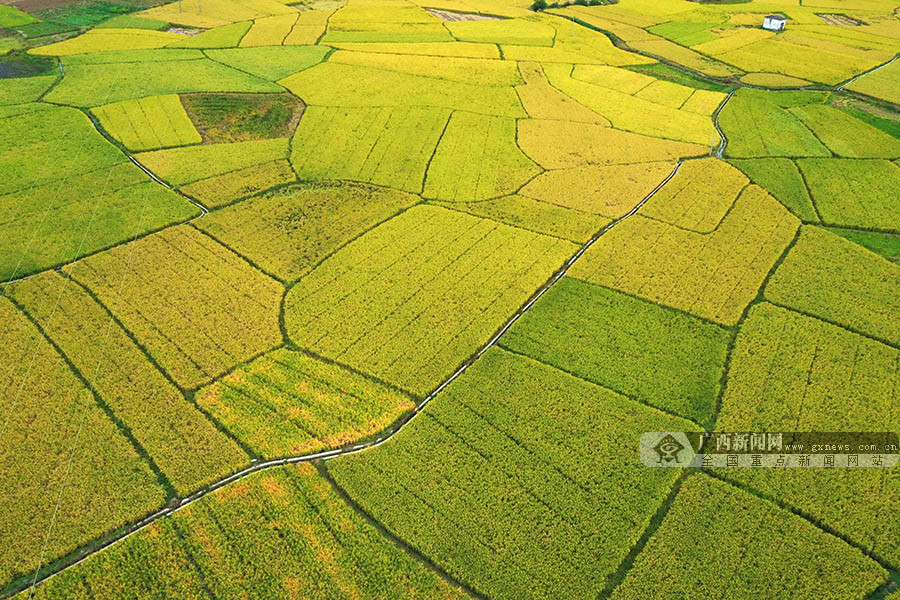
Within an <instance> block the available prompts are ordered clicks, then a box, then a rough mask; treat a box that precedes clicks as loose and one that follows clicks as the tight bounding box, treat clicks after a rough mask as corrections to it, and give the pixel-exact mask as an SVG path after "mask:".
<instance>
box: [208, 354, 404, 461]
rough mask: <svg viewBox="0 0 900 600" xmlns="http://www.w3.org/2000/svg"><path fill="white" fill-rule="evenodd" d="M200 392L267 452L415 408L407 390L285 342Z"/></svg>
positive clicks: (322, 441)
mask: <svg viewBox="0 0 900 600" xmlns="http://www.w3.org/2000/svg"><path fill="white" fill-rule="evenodd" d="M196 399H197V404H198V405H199V406H200V407H202V408H203V409H204V410H206V411H208V412H209V413H210V414H211V415H212V416H213V417H215V418H216V419H217V420H218V421H219V422H220V423H222V424H223V425H224V426H225V427H227V428H228V430H229V431H231V432H232V433H233V434H234V435H235V436H236V437H237V438H238V439H240V440H242V441H244V442H245V443H246V444H247V445H248V446H249V447H251V448H252V449H253V450H254V451H255V452H257V453H258V454H259V455H260V456H262V457H263V458H267V459H272V458H280V457H283V456H296V455H299V454H309V453H311V452H316V451H319V450H324V449H327V448H335V447H338V446H342V445H346V444H350V443H352V442H355V441H357V440H358V439H360V438H363V437H365V436H367V435H371V434H374V433H377V432H378V431H381V430H382V429H385V428H386V427H387V426H388V425H390V424H391V423H392V422H393V421H395V420H396V419H397V418H398V417H399V416H400V415H401V414H403V413H404V412H405V411H407V410H410V409H411V408H412V407H413V401H412V399H411V397H410V396H407V395H406V394H403V393H402V392H399V391H397V390H394V389H391V388H389V387H387V386H385V385H383V384H380V383H375V382H374V381H371V380H369V379H367V378H366V377H364V376H362V375H360V374H358V373H355V372H353V371H351V370H349V369H346V368H344V367H340V366H337V365H334V364H330V363H327V362H324V361H321V360H318V359H315V358H311V357H309V356H307V355H305V354H302V353H299V352H292V351H290V350H285V349H280V350H275V351H274V352H271V353H269V354H265V355H263V356H261V357H259V358H257V359H256V360H254V361H253V362H251V363H249V364H247V365H244V366H242V367H240V368H238V369H237V370H236V371H234V372H232V373H229V374H228V375H226V376H225V377H223V378H222V379H219V380H217V381H215V382H214V383H212V384H211V385H210V386H208V387H206V388H203V389H202V390H200V391H199V392H198V393H197V396H196Z"/></svg>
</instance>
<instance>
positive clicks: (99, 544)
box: [0, 98, 728, 598]
mask: <svg viewBox="0 0 900 600" xmlns="http://www.w3.org/2000/svg"><path fill="white" fill-rule="evenodd" d="M727 101H728V99H727V98H726V99H725V100H724V101H723V102H722V105H721V106H720V107H719V110H721V108H722V107H723V106H724V105H725V103H726V102H727ZM721 135H722V140H721V143H720V146H719V149H718V152H719V153H721V152H722V151H723V150H724V147H725V144H726V143H727V140H726V138H725V136H724V134H721ZM682 164H684V160H681V161H679V162H678V164H677V165H675V168H674V169H673V170H672V172H671V173H669V174H668V175H667V176H666V178H665V179H663V180H662V181H661V182H660V183H659V184H658V185H657V186H656V187H655V188H653V190H651V191H650V193H649V194H647V195H646V196H645V197H644V198H643V199H642V200H641V201H640V202H638V203H637V204H636V205H635V206H634V207H633V208H632V209H631V210H629V211H628V212H627V213H626V214H624V215H623V216H621V217H619V218H618V219H616V220H615V221H613V222H612V223H610V224H609V225H607V226H606V227H604V228H603V229H601V230H600V231H598V232H597V233H595V234H594V235H593V237H591V239H589V240H588V241H587V242H585V243H584V244H582V245H581V247H579V248H578V250H577V251H576V252H575V254H573V255H572V256H571V257H570V258H569V259H568V260H567V261H566V262H565V263H563V265H562V266H561V267H560V268H559V269H557V270H556V272H554V273H553V275H551V276H550V278H549V279H548V280H547V281H546V282H544V284H543V285H542V286H541V287H540V288H538V290H537V291H536V292H535V293H534V294H532V296H531V297H530V298H529V299H528V300H527V301H526V302H525V303H524V304H523V305H522V306H521V307H520V308H519V309H518V310H517V311H516V312H515V313H514V314H513V315H512V316H511V317H510V318H509V319H508V320H507V321H506V323H504V325H503V326H502V327H501V328H500V329H499V330H497V332H496V333H495V334H494V335H493V336H492V337H491V339H490V340H489V341H488V342H487V343H486V344H484V345H483V346H482V347H481V348H480V349H479V350H478V351H477V352H475V354H473V355H471V356H470V357H469V358H468V359H466V361H465V362H463V364H462V365H460V366H459V368H457V369H456V371H454V373H453V374H452V375H450V376H449V377H448V378H447V379H445V380H444V381H443V382H442V383H441V384H440V385H438V386H437V387H436V388H435V389H434V390H433V391H431V393H429V394H428V395H427V396H426V397H425V398H424V399H422V400H421V401H420V402H419V403H418V404H417V405H416V406H415V408H413V409H412V411H410V412H409V413H407V414H406V416H404V417H403V418H402V419H401V420H400V421H398V422H397V423H396V424H394V425H393V426H392V427H390V428H389V429H387V430H385V431H384V432H382V433H381V435H379V436H378V437H376V438H374V439H372V440H369V441H367V442H362V443H358V444H353V445H348V446H344V447H341V448H335V449H333V450H325V451H322V452H315V453H313V454H303V455H299V456H291V457H287V458H279V459H275V460H268V461H265V462H257V463H254V464H252V465H250V466H249V467H247V468H245V469H243V470H241V471H238V472H237V473H234V474H232V475H230V476H228V477H225V478H223V479H220V480H218V481H216V482H214V483H211V484H210V485H208V486H206V487H204V488H203V489H201V490H198V491H196V492H194V493H193V494H191V495H190V496H187V497H185V498H182V499H176V500H175V501H173V503H172V505H169V506H166V507H165V508H162V509H160V510H158V511H156V512H154V513H152V514H150V515H147V516H146V517H144V518H143V519H141V520H140V521H137V522H135V523H133V524H131V525H129V526H127V527H125V528H123V529H120V530H118V531H116V532H114V533H112V534H110V535H108V536H107V537H106V538H102V539H100V540H99V541H96V542H93V543H92V544H89V545H87V546H85V547H83V548H81V549H79V550H76V551H74V552H72V553H71V554H69V555H68V556H67V557H64V558H62V559H60V560H59V561H57V562H56V563H54V564H53V566H52V567H50V568H49V569H47V570H46V572H40V573H38V576H37V577H35V578H27V580H26V581H24V582H23V583H21V584H19V585H18V586H14V587H13V588H11V589H9V590H7V591H6V592H4V594H2V596H0V597H3V598H7V597H9V596H12V595H13V594H16V593H19V592H21V591H23V590H25V589H28V588H29V587H30V588H31V590H32V591H31V595H32V596H33V594H34V589H35V587H36V586H38V585H40V584H41V583H42V582H44V581H46V580H47V579H49V578H50V577H53V576H54V575H56V574H58V573H61V572H62V571H64V570H66V569H68V568H70V567H72V566H74V565H77V564H79V563H81V562H83V561H84V560H86V559H87V558H89V557H90V556H91V555H93V554H96V553H97V552H100V551H101V550H104V549H106V548H109V547H110V546H112V545H113V544H116V543H118V542H121V541H122V540H124V539H126V538H128V537H130V536H131V535H133V534H135V533H137V532H139V531H141V530H142V529H144V528H145V527H147V526H149V525H151V524H152V523H155V522H156V521H159V520H160V519H163V518H165V517H167V516H169V515H172V514H175V513H177V512H178V511H179V510H181V509H182V508H184V507H186V506H188V505H190V504H192V503H194V502H196V501H197V500H199V499H200V498H203V497H204V496H206V495H207V494H209V493H211V492H214V491H216V490H218V489H220V488H222V487H225V486H226V485H228V484H230V483H234V482H236V481H240V480H241V479H244V478H245V477H248V476H250V475H252V474H254V473H258V472H260V471H264V470H266V469H271V468H274V467H281V466H285V465H292V464H298V463H305V462H312V461H316V460H329V459H332V458H336V457H338V456H346V455H349V454H356V453H359V452H363V451H364V450H369V449H371V448H377V447H378V446H380V445H382V444H384V443H385V442H387V441H388V440H390V439H391V438H392V437H394V436H395V435H397V434H398V433H399V432H400V431H402V430H403V428H404V427H405V426H406V425H407V424H408V423H409V422H410V421H412V420H413V419H414V418H416V416H417V415H418V414H419V413H420V412H422V410H423V409H424V408H425V407H426V406H427V405H428V404H429V403H430V402H431V401H432V400H433V399H434V398H435V397H436V396H437V395H438V394H440V393H441V392H442V391H443V390H444V388H446V387H447V386H448V385H450V384H451V383H453V381H455V380H456V379H457V378H458V377H459V376H460V375H462V374H463V373H465V372H466V370H467V369H468V368H469V367H470V366H472V364H474V363H475V361H476V360H478V359H479V358H480V357H481V356H482V355H483V354H484V353H485V352H487V351H488V350H489V349H491V348H492V347H494V346H495V345H496V344H497V342H498V341H500V339H501V338H502V337H503V336H504V335H505V334H506V332H507V331H509V330H510V328H511V327H512V326H513V325H514V324H515V323H516V321H518V320H519V319H520V318H521V317H522V315H524V314H525V313H526V312H528V311H529V310H530V309H531V307H532V306H534V304H535V302H537V301H538V300H539V299H540V298H541V297H542V296H543V295H544V294H545V293H547V291H548V290H549V289H550V288H551V287H553V285H554V284H556V282H558V281H559V280H560V279H561V278H562V277H563V276H564V275H565V274H566V273H567V272H568V270H569V269H570V268H571V267H572V265H573V264H575V262H576V261H577V260H578V259H579V258H581V256H582V255H583V254H584V253H585V252H587V251H588V249H589V248H590V247H591V246H593V245H594V243H596V242H597V240H599V239H600V238H601V237H602V236H603V235H604V234H606V233H607V232H608V231H610V230H611V229H612V228H613V227H615V226H616V225H618V224H619V223H621V222H622V221H624V220H625V219H627V218H629V217H632V216H634V215H635V214H636V213H637V212H638V211H639V210H640V209H641V207H643V206H644V204H646V203H647V202H648V201H649V200H650V198H652V197H653V196H654V195H656V193H657V192H659V190H660V189H662V187H663V186H664V185H666V184H667V183H668V182H669V181H670V180H671V179H672V178H673V177H674V176H675V175H676V174H677V173H678V171H679V170H680V169H681V165H682ZM154 179H155V178H154ZM176 503H177V504H176Z"/></svg>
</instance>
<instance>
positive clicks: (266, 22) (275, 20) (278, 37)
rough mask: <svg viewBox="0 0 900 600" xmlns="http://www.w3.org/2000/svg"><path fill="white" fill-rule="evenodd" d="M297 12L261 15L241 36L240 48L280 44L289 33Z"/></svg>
mask: <svg viewBox="0 0 900 600" xmlns="http://www.w3.org/2000/svg"><path fill="white" fill-rule="evenodd" d="M298 17H299V13H288V14H284V15H275V16H272V17H263V18H262V19H256V20H255V21H254V22H253V27H251V28H250V31H248V32H247V35H245V36H244V37H243V38H241V48H248V47H253V46H280V45H281V44H282V43H284V39H285V38H286V37H287V36H288V34H290V33H291V30H292V29H293V28H294V24H295V23H296V22H297V18H298Z"/></svg>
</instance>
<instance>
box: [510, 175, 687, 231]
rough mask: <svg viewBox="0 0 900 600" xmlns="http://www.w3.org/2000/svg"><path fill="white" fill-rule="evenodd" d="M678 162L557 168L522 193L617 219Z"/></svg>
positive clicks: (530, 184)
mask: <svg viewBox="0 0 900 600" xmlns="http://www.w3.org/2000/svg"><path fill="white" fill-rule="evenodd" d="M676 164H677V163H675V162H674V161H673V162H668V161H656V162H646V163H635V164H630V165H584V166H581V167H574V168H571V169H556V170H553V171H547V172H545V173H541V174H540V175H538V176H537V177H535V178H534V179H533V180H532V181H530V182H529V183H528V185H526V186H525V187H523V188H522V191H521V192H520V193H521V194H522V195H523V196H527V197H529V198H535V199H537V200H541V201H543V202H547V203H550V204H554V205H556V206H560V207H566V208H570V209H574V210H579V211H584V212H587V213H591V214H596V215H602V216H603V217H606V218H608V219H617V218H619V217H621V216H622V215H624V214H626V213H628V211H630V210H631V209H633V208H634V207H635V206H637V204H638V203H639V202H640V201H641V200H643V199H644V198H645V197H646V196H647V194H649V193H650V192H651V191H653V189H654V188H655V187H656V186H658V185H659V184H660V183H662V182H663V181H664V180H665V178H666V177H668V176H669V174H670V173H672V170H673V169H674V168H675V165H676Z"/></svg>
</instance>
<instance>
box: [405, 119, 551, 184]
mask: <svg viewBox="0 0 900 600" xmlns="http://www.w3.org/2000/svg"><path fill="white" fill-rule="evenodd" d="M540 172H541V168H540V167H538V166H537V165H536V164H534V163H533V162H532V161H531V160H530V159H529V158H528V157H526V156H525V155H524V154H523V153H522V151H521V150H519V147H518V146H517V145H516V121H515V119H509V118H506V117H490V116H486V115H477V114H473V113H467V112H460V111H457V112H454V113H453V115H452V116H451V117H450V122H449V124H448V125H447V128H446V129H445V130H444V132H443V135H442V136H441V141H440V142H439V143H438V146H437V150H436V151H435V152H434V156H433V157H432V158H431V161H430V163H429V165H428V173H427V177H426V179H425V187H424V191H423V195H424V196H425V197H426V198H435V199H438V200H450V201H461V202H469V201H473V200H487V199H489V198H497V197H499V196H505V195H507V194H511V193H513V192H515V191H516V190H518V189H519V188H520V187H521V186H522V185H523V184H524V183H525V182H526V181H528V180H529V179H530V178H532V177H534V176H535V175H537V174H538V173H540Z"/></svg>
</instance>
